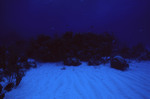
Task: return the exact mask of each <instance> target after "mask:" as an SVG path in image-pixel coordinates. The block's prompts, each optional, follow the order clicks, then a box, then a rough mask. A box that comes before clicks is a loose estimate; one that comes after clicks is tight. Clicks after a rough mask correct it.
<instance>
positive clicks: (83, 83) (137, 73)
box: [5, 62, 150, 99]
mask: <svg viewBox="0 0 150 99" xmlns="http://www.w3.org/2000/svg"><path fill="white" fill-rule="evenodd" d="M39 65H40V66H39V67H38V68H36V69H31V70H29V71H28V72H27V73H26V76H25V77H24V78H23V79H22V81H21V83H20V85H19V86H18V87H17V88H16V89H13V90H12V91H10V92H8V93H7V94H6V96H5V99H150V62H141V63H136V62H134V63H131V64H130V68H129V70H128V71H125V72H122V71H119V70H116V69H112V68H110V67H109V64H106V65H105V66H104V65H100V66H98V67H93V66H87V65H86V63H83V64H82V65H81V66H79V67H72V66H71V67H67V66H65V67H66V70H61V68H62V67H63V66H62V65H61V64H60V63H43V64H42V63H41V64H39Z"/></svg>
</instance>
